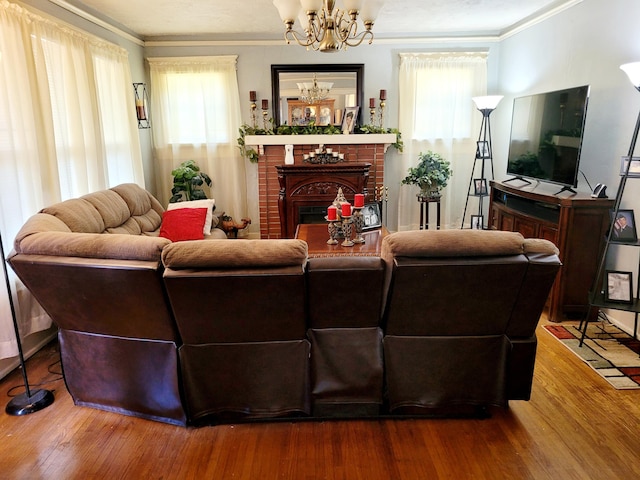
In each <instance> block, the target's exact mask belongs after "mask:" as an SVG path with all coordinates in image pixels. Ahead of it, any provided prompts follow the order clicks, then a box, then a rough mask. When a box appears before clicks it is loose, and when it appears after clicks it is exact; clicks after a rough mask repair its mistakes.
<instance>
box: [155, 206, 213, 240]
mask: <svg viewBox="0 0 640 480" xmlns="http://www.w3.org/2000/svg"><path fill="white" fill-rule="evenodd" d="M206 218H207V209H206V208H179V209H176V210H167V211H166V212H164V213H163V214H162V224H161V225H160V236H161V237H164V238H168V239H169V240H171V241H172V242H180V241H183V240H202V239H204V233H203V228H204V221H205V219H206Z"/></svg>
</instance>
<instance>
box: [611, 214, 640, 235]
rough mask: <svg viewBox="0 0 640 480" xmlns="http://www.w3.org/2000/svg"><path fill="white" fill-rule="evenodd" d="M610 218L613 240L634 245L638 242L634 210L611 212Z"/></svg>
mask: <svg viewBox="0 0 640 480" xmlns="http://www.w3.org/2000/svg"><path fill="white" fill-rule="evenodd" d="M609 216H610V218H611V228H612V229H613V231H612V232H611V240H613V241H615V242H621V243H634V242H636V241H637V240H638V234H637V232H636V220H635V216H634V215H633V210H618V212H617V213H615V212H614V211H613V210H609ZM614 216H615V218H614Z"/></svg>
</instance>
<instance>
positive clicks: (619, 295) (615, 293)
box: [604, 270, 633, 303]
mask: <svg viewBox="0 0 640 480" xmlns="http://www.w3.org/2000/svg"><path fill="white" fill-rule="evenodd" d="M632 280H633V277H632V273H631V272H620V271H617V270H607V271H606V277H605V286H604V298H605V300H606V301H607V302H618V303H633V290H632V289H633V281H632Z"/></svg>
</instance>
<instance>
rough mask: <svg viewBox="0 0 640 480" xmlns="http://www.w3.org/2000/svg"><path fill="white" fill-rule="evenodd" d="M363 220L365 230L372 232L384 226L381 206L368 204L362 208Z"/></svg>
mask: <svg viewBox="0 0 640 480" xmlns="http://www.w3.org/2000/svg"><path fill="white" fill-rule="evenodd" d="M362 218H363V220H364V226H363V227H362V229H363V230H371V229H373V228H380V227H381V226H382V217H381V216H380V204H378V203H367V204H366V205H365V206H364V207H363V208H362Z"/></svg>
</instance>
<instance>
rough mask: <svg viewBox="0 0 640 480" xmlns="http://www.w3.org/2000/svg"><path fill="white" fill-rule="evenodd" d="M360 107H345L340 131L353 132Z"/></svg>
mask: <svg viewBox="0 0 640 480" xmlns="http://www.w3.org/2000/svg"><path fill="white" fill-rule="evenodd" d="M359 109H360V107H346V108H345V109H344V117H343V118H342V133H346V134H349V133H353V130H354V129H355V128H356V122H357V121H358V110H359Z"/></svg>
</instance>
